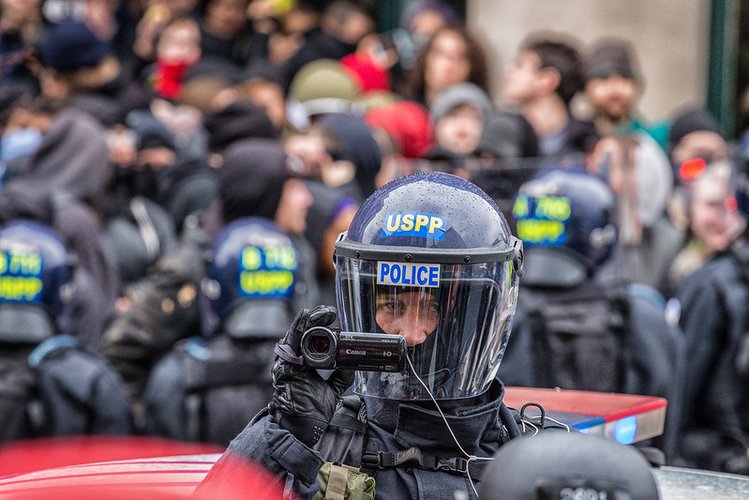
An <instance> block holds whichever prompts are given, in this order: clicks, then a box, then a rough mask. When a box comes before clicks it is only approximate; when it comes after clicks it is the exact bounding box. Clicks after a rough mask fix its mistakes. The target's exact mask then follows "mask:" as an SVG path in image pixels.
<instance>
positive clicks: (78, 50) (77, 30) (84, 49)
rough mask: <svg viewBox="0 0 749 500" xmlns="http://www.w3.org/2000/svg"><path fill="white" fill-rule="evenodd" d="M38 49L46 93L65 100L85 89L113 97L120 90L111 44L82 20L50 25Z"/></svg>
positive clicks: (119, 78)
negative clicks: (98, 35)
mask: <svg viewBox="0 0 749 500" xmlns="http://www.w3.org/2000/svg"><path fill="white" fill-rule="evenodd" d="M37 52H38V56H39V61H40V62H41V65H42V70H41V73H40V75H39V81H40V84H41V89H42V93H43V94H44V96H45V97H48V98H50V99H59V100H62V101H67V100H69V99H71V98H72V97H73V96H75V95H78V94H82V93H87V92H94V93H99V94H104V95H107V96H109V97H115V96H116V95H117V94H118V92H119V91H120V90H121V87H122V81H121V79H122V71H121V67H120V63H119V62H118V61H117V59H116V58H115V56H114V53H113V52H112V49H111V46H110V44H109V43H108V42H107V41H105V40H102V39H100V38H98V37H97V36H96V34H95V33H94V32H93V31H92V30H91V28H89V26H88V25H86V23H84V22H81V21H66V22H62V23H60V24H54V25H50V26H49V27H47V28H46V29H45V30H44V32H43V33H42V36H41V39H40V42H39V44H38V47H37Z"/></svg>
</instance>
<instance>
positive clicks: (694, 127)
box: [668, 108, 728, 167]
mask: <svg viewBox="0 0 749 500" xmlns="http://www.w3.org/2000/svg"><path fill="white" fill-rule="evenodd" d="M668 151H669V155H670V157H671V162H672V163H673V164H674V166H676V167H678V166H680V165H682V164H683V163H684V162H685V161H687V160H690V159H693V158H702V159H703V160H705V161H706V162H707V163H711V162H714V161H721V160H726V159H728V143H727V142H726V140H725V138H724V137H723V135H722V134H721V133H720V129H719V127H718V124H717V122H716V121H715V119H714V118H713V117H712V116H710V114H709V113H708V112H707V111H706V110H704V109H702V108H690V109H687V110H686V111H683V112H681V113H679V114H678V115H677V116H676V118H674V120H673V122H672V123H671V129H670V130H669V133H668Z"/></svg>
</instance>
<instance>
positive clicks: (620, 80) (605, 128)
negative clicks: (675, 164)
mask: <svg viewBox="0 0 749 500" xmlns="http://www.w3.org/2000/svg"><path fill="white" fill-rule="evenodd" d="M643 85H644V80H643V77H642V75H641V73H640V70H639V67H638V64H637V61H636V56H635V52H634V49H633V47H632V46H631V44H630V43H629V42H627V41H625V40H620V39H615V38H610V39H603V40H600V41H598V42H597V43H595V44H594V45H593V48H592V49H591V51H590V52H589V54H588V56H587V58H586V60H585V96H586V97H587V99H588V102H589V103H590V106H591V108H592V110H593V119H594V121H595V123H596V127H597V128H598V132H599V133H600V134H601V135H612V134H615V135H627V134H631V133H634V132H644V133H646V134H648V135H649V136H651V137H652V138H653V139H655V141H656V142H657V143H658V144H659V145H660V146H661V148H663V149H664V150H665V149H666V147H667V144H666V143H667V139H668V128H669V125H668V122H666V121H661V122H657V123H653V124H648V123H646V122H645V121H644V120H642V119H641V118H640V117H639V113H638V110H637V101H638V100H639V98H640V95H641V93H642V90H643Z"/></svg>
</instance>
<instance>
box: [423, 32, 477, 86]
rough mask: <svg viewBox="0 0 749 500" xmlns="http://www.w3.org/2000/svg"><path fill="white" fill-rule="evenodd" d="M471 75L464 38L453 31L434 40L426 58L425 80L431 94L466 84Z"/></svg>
mask: <svg viewBox="0 0 749 500" xmlns="http://www.w3.org/2000/svg"><path fill="white" fill-rule="evenodd" d="M470 74H471V59H470V54H468V47H467V46H466V42H465V41H464V40H463V38H462V37H461V36H460V35H459V34H458V33H455V32H453V31H445V32H442V33H440V34H439V35H437V37H436V38H435V39H434V40H433V42H432V46H431V50H430V51H429V54H428V55H427V58H426V66H425V74H424V79H425V82H426V86H427V90H428V92H429V93H430V94H432V95H436V94H438V93H439V92H441V91H442V90H444V89H446V88H447V87H450V86H451V85H455V84H456V83H461V82H465V81H467V80H468V77H469V75H470Z"/></svg>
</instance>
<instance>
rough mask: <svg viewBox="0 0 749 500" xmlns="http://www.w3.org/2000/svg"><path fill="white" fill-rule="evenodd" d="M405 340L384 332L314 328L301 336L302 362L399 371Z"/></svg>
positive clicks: (402, 361) (325, 365)
mask: <svg viewBox="0 0 749 500" xmlns="http://www.w3.org/2000/svg"><path fill="white" fill-rule="evenodd" d="M406 349H407V346H406V339H404V338H403V337H401V336H400V335H389V334H387V333H354V332H342V331H340V330H338V329H331V328H326V327H324V326H315V327H312V328H310V329H309V330H307V331H306V332H304V335H302V344H301V351H302V357H303V358H304V362H305V363H306V364H307V366H310V367H312V368H325V369H333V368H341V369H344V370H361V371H369V372H399V371H401V370H403V367H404V365H405V362H406Z"/></svg>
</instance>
